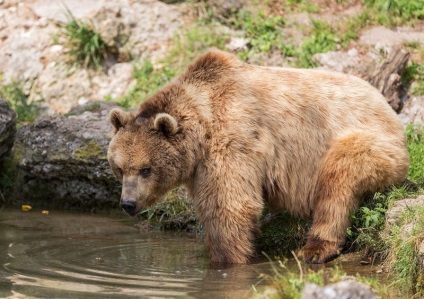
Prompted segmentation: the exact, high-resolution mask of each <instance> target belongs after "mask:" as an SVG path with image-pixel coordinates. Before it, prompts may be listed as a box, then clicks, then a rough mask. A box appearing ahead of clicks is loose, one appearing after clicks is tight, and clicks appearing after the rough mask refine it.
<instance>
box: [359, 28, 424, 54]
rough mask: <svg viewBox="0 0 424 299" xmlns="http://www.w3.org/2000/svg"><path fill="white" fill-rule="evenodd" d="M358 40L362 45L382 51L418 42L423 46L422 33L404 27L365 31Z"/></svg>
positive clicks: (423, 35)
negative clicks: (406, 43)
mask: <svg viewBox="0 0 424 299" xmlns="http://www.w3.org/2000/svg"><path fill="white" fill-rule="evenodd" d="M359 40H360V42H361V43H363V44H366V45H371V46H375V48H377V49H383V50H384V49H387V48H391V47H393V46H401V45H403V44H404V43H405V42H420V43H421V44H424V32H422V30H421V31H415V30H413V29H411V28H406V27H405V28H402V27H401V28H396V30H391V29H388V28H386V27H383V26H378V27H373V28H371V29H368V30H365V31H364V32H363V33H362V35H361V37H360V39H359Z"/></svg>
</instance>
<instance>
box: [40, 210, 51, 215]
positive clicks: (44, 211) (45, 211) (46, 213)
mask: <svg viewBox="0 0 424 299" xmlns="http://www.w3.org/2000/svg"><path fill="white" fill-rule="evenodd" d="M41 213H42V214H43V215H48V214H49V211H47V210H42V211H41Z"/></svg>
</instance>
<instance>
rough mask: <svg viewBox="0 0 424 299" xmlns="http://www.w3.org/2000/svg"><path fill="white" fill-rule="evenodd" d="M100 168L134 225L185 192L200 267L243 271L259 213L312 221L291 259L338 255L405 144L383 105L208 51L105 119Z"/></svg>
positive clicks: (373, 93) (387, 181)
mask: <svg viewBox="0 0 424 299" xmlns="http://www.w3.org/2000/svg"><path fill="white" fill-rule="evenodd" d="M110 120H111V122H112V124H113V126H114V128H115V134H114V136H113V139H112V141H111V143H110V147H109V152H108V159H109V162H110V165H111V167H112V169H113V171H114V173H115V174H116V176H117V177H118V178H119V179H120V180H121V181H122V183H123V185H122V198H121V205H122V207H123V208H124V209H125V210H126V211H127V212H128V213H129V214H130V215H135V214H136V213H138V212H139V211H140V209H142V208H145V207H147V206H149V205H151V204H153V203H155V202H156V201H157V200H158V199H160V198H161V196H163V195H164V194H165V193H166V192H167V191H169V190H171V189H173V188H175V187H177V186H178V185H181V184H183V185H185V186H186V187H187V189H188V190H189V193H190V195H191V197H192V199H193V201H194V204H195V206H196V209H197V212H198V216H199V217H200V220H201V221H202V222H203V223H204V225H205V235H206V240H207V246H208V249H209V254H210V258H211V261H212V262H225V263H246V262H248V261H249V258H251V257H252V255H253V253H254V246H253V244H254V238H255V235H256V234H257V233H258V232H259V230H258V218H259V216H260V215H261V213H262V209H263V207H264V204H265V203H266V204H268V205H269V206H271V207H274V208H278V209H284V210H287V211H289V212H290V213H292V214H294V215H297V216H301V217H305V218H311V219H312V227H311V230H310V232H309V236H308V239H307V242H306V245H305V246H304V247H303V248H302V249H301V250H300V252H299V255H300V256H302V257H303V258H304V259H305V260H306V261H307V262H313V263H322V262H326V261H328V260H330V259H331V258H333V257H334V256H336V255H337V254H338V253H339V250H340V248H341V246H342V245H343V243H344V241H345V232H346V228H347V227H348V225H349V214H350V213H351V212H352V211H353V210H355V209H356V208H357V207H358V205H359V203H360V199H361V197H362V196H363V195H364V194H365V193H369V192H376V191H382V190H384V189H385V188H386V187H388V186H391V185H394V184H399V183H402V182H403V181H404V179H405V177H406V174H407V170H408V165H409V159H408V152H407V148H406V141H405V134H404V129H403V127H402V125H401V124H400V122H399V120H398V117H397V116H396V114H395V112H393V111H392V109H391V108H390V106H389V105H388V104H387V102H386V100H385V98H384V97H383V96H382V95H381V94H380V93H379V92H378V91H377V90H376V89H375V88H373V87H372V86H370V85H369V84H368V83H367V82H365V81H363V80H361V79H359V78H356V77H353V76H349V75H345V74H340V73H334V72H328V71H322V70H305V69H290V68H268V67H259V66H255V65H249V64H246V63H244V62H241V61H239V60H237V58H236V57H235V56H233V55H231V54H227V53H225V52H221V51H217V50H212V51H209V52H207V53H205V54H204V55H202V56H201V57H199V58H198V59H197V60H196V61H194V62H193V63H192V64H191V65H190V66H189V67H188V69H187V70H186V71H185V72H184V73H183V74H181V75H180V76H179V77H177V78H176V79H174V80H173V81H171V82H170V83H169V84H168V85H167V86H166V87H164V88H162V89H161V90H160V91H158V92H157V93H156V94H154V95H153V96H151V97H149V98H148V99H147V100H146V101H144V102H143V103H142V104H141V106H140V108H139V110H138V112H136V113H130V112H124V111H122V110H120V109H115V110H113V111H111V113H110Z"/></svg>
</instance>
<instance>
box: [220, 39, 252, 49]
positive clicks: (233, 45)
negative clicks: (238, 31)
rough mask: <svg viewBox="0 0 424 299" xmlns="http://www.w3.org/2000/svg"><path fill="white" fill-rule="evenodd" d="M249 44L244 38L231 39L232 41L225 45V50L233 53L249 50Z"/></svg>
mask: <svg viewBox="0 0 424 299" xmlns="http://www.w3.org/2000/svg"><path fill="white" fill-rule="evenodd" d="M249 43H250V40H249V39H246V38H242V37H231V38H230V41H229V42H228V43H227V44H226V45H225V49H227V50H228V51H231V52H237V51H242V50H247V45H248V44H249Z"/></svg>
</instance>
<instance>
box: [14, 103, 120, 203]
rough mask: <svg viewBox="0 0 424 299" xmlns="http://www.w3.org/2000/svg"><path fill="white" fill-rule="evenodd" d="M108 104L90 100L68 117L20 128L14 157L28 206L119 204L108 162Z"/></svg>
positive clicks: (58, 117) (109, 130)
mask: <svg viewBox="0 0 424 299" xmlns="http://www.w3.org/2000/svg"><path fill="white" fill-rule="evenodd" d="M114 106H115V105H114V104H112V103H109V102H90V103H87V104H86V105H84V106H82V107H77V108H75V109H73V110H71V112H70V113H69V114H68V115H67V116H43V117H41V118H39V119H37V120H36V121H35V122H34V123H32V124H30V125H26V126H24V127H22V128H20V129H19V131H18V133H17V136H16V142H15V147H14V156H15V158H16V160H17V164H18V169H19V171H20V174H21V176H22V180H23V181H22V182H21V183H20V189H21V190H19V191H21V192H22V194H23V195H24V197H25V198H27V203H28V204H32V205H35V206H36V205H39V206H41V207H43V208H46V209H52V208H68V209H69V208H80V209H81V208H84V209H91V208H94V207H111V206H113V207H114V206H117V205H118V202H119V195H120V188H119V183H118V182H117V180H116V179H115V177H114V175H113V174H112V172H111V170H110V167H109V165H108V162H107V147H108V143H109V140H110V136H109V132H111V131H112V127H111V125H110V124H109V122H108V119H107V115H108V112H109V110H110V109H111V108H112V107H114Z"/></svg>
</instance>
